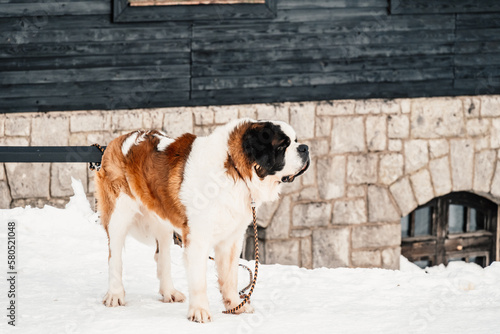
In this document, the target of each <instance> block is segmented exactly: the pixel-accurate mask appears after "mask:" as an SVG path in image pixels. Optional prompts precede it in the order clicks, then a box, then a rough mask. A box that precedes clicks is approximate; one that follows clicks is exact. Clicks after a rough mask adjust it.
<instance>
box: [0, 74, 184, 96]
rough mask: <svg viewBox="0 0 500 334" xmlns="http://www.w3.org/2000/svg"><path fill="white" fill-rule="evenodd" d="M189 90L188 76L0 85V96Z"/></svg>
mask: <svg viewBox="0 0 500 334" xmlns="http://www.w3.org/2000/svg"><path fill="white" fill-rule="evenodd" d="M188 90H190V79H189V78H173V79H156V78H154V79H149V80H146V79H145V80H133V81H132V80H131V81H128V80H127V81H86V82H64V83H48V84H21V85H0V98H8V97H37V96H53V97H54V96H75V95H82V94H84V95H99V94H107V95H109V96H114V95H120V94H123V93H129V94H131V95H134V94H143V93H144V92H168V91H188Z"/></svg>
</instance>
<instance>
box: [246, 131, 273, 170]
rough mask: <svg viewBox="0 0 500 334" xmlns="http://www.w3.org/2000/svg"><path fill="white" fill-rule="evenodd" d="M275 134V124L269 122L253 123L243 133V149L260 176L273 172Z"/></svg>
mask: <svg viewBox="0 0 500 334" xmlns="http://www.w3.org/2000/svg"><path fill="white" fill-rule="evenodd" d="M275 136H276V129H275V125H274V124H272V123H270V122H261V123H256V124H253V125H252V126H251V127H250V128H249V129H248V130H247V131H246V132H245V134H244V135H243V151H244V152H245V155H246V156H247V158H248V160H249V161H250V162H251V163H252V165H253V166H254V169H255V172H256V173H257V176H258V177H260V178H264V177H266V176H267V175H270V174H274V171H273V167H274V165H275V154H274V146H273V142H274V141H275Z"/></svg>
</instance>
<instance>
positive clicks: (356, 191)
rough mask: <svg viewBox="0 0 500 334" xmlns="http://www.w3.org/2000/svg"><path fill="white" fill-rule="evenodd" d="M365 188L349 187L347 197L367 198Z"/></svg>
mask: <svg viewBox="0 0 500 334" xmlns="http://www.w3.org/2000/svg"><path fill="white" fill-rule="evenodd" d="M365 195H366V189H365V186H349V187H347V197H351V198H353V197H365Z"/></svg>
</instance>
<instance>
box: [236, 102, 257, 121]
mask: <svg viewBox="0 0 500 334" xmlns="http://www.w3.org/2000/svg"><path fill="white" fill-rule="evenodd" d="M234 108H236V109H237V110H238V118H250V119H257V107H256V105H255V104H242V105H239V106H234Z"/></svg>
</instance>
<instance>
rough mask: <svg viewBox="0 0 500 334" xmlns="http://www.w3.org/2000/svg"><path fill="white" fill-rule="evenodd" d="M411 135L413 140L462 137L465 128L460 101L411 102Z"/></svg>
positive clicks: (425, 100) (443, 99)
mask: <svg viewBox="0 0 500 334" xmlns="http://www.w3.org/2000/svg"><path fill="white" fill-rule="evenodd" d="M411 133H412V137H413V138H440V137H457V136H463V135H464V134H465V128H464V114H463V112H462V101H461V100H459V99H453V98H432V99H418V100H415V101H413V103H412V113H411Z"/></svg>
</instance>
